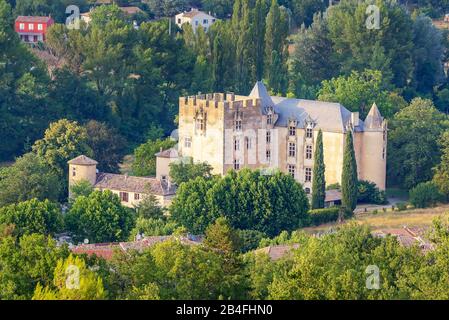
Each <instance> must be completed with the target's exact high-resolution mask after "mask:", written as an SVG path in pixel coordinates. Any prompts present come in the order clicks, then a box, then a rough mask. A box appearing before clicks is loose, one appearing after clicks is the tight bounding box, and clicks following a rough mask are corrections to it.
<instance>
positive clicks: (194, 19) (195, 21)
mask: <svg viewBox="0 0 449 320" xmlns="http://www.w3.org/2000/svg"><path fill="white" fill-rule="evenodd" d="M175 20H176V24H177V25H178V27H180V28H181V26H182V25H183V24H184V23H190V24H191V26H192V29H193V31H194V32H195V31H196V29H197V28H198V27H199V26H202V27H203V28H204V30H205V31H207V30H208V29H209V27H210V26H211V25H213V24H214V23H215V21H216V20H217V19H216V18H215V17H213V16H211V15H209V14H207V13H204V12H202V11H199V10H198V9H194V8H192V9H190V11H189V12H183V13H180V14H177V15H176V17H175Z"/></svg>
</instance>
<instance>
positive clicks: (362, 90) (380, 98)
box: [318, 70, 406, 118]
mask: <svg viewBox="0 0 449 320" xmlns="http://www.w3.org/2000/svg"><path fill="white" fill-rule="evenodd" d="M318 99H319V100H321V101H331V102H338V103H341V104H342V105H344V106H345V107H346V108H348V109H349V110H351V111H359V112H360V116H361V117H362V118H365V117H366V115H367V114H368V111H369V108H370V107H371V106H372V105H373V103H376V104H377V105H379V106H380V111H381V113H382V115H383V116H384V117H387V118H389V117H392V116H393V115H394V114H395V113H396V112H397V111H399V110H400V109H401V108H403V107H405V105H406V102H405V100H404V99H401V100H402V102H401V103H399V104H398V103H397V102H398V101H396V100H397V99H396V98H395V95H394V94H393V93H392V92H389V91H388V90H387V86H386V84H385V80H384V78H383V76H382V73H381V72H380V71H376V70H364V71H363V72H362V73H359V72H357V71H353V72H352V73H351V74H350V75H349V76H348V77H345V76H340V77H338V78H333V79H331V80H325V81H323V83H322V87H321V89H320V90H319V91H318Z"/></svg>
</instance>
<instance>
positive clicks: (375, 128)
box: [360, 103, 387, 190]
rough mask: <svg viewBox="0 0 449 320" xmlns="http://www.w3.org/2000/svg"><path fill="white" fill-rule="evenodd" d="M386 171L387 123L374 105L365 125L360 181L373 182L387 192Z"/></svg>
mask: <svg viewBox="0 0 449 320" xmlns="http://www.w3.org/2000/svg"><path fill="white" fill-rule="evenodd" d="M386 170H387V122H386V120H384V118H383V117H382V115H381V114H380V111H379V109H378V108H377V105H376V104H375V103H374V104H373V106H372V107H371V110H370V111H369V113H368V115H367V117H366V119H365V123H364V132H363V147H362V170H361V177H360V179H362V180H368V181H372V182H374V183H376V185H377V186H378V187H379V189H380V190H385V187H386Z"/></svg>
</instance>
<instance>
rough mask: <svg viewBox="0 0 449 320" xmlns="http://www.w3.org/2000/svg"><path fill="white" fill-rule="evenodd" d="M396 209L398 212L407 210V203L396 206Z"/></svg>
mask: <svg viewBox="0 0 449 320" xmlns="http://www.w3.org/2000/svg"><path fill="white" fill-rule="evenodd" d="M396 208H397V209H398V211H404V210H407V203H406V202H399V203H397V204H396Z"/></svg>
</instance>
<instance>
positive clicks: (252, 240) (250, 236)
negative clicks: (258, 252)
mask: <svg viewBox="0 0 449 320" xmlns="http://www.w3.org/2000/svg"><path fill="white" fill-rule="evenodd" d="M237 234H238V236H239V238H240V251H241V252H243V253H245V252H248V251H251V250H254V249H257V248H258V247H259V243H260V241H261V240H262V239H264V238H266V236H267V235H266V234H265V233H263V232H260V231H257V230H237Z"/></svg>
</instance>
